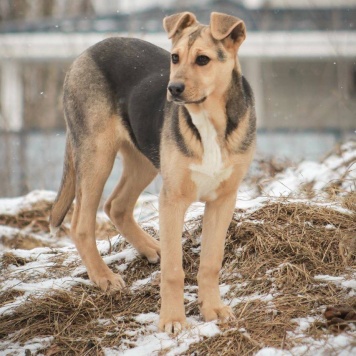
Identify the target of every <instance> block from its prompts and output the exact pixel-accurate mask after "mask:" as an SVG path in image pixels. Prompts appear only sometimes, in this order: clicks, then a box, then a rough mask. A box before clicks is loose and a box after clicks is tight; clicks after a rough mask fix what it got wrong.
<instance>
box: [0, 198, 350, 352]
mask: <svg viewBox="0 0 356 356" xmlns="http://www.w3.org/2000/svg"><path fill="white" fill-rule="evenodd" d="M190 225H191V228H190V230H189V231H186V232H185V235H184V237H185V243H184V267H185V271H186V285H187V288H188V290H189V288H191V287H192V286H193V287H194V286H196V272H197V267H198V263H199V245H200V237H199V236H200V233H201V220H200V219H197V220H196V221H195V222H194V223H191V224H190ZM151 232H153V231H151ZM355 232H356V216H355V213H354V212H351V211H343V210H340V211H339V210H337V209H334V208H330V207H327V206H323V205H318V204H312V203H311V204H308V203H305V202H298V201H294V202H288V201H286V200H276V199H274V200H273V201H270V202H266V203H265V204H264V205H263V206H262V207H261V208H259V209H258V210H256V211H254V212H251V213H243V212H242V211H238V210H237V211H236V213H235V217H234V219H233V221H232V223H231V225H230V228H229V231H228V236H227V243H226V254H225V259H224V266H223V270H222V273H221V284H223V285H229V286H230V288H229V290H228V292H227V294H226V295H225V299H226V300H227V301H228V302H230V303H231V305H232V306H233V308H234V311H235V314H236V316H237V321H236V322H231V323H229V324H226V325H220V327H221V330H222V333H221V334H219V335H217V336H215V337H210V338H204V339H202V340H201V341H200V342H198V343H195V344H192V345H190V348H189V350H188V351H187V354H194V355H216V354H219V355H236V354H239V355H248V354H253V353H255V352H257V351H258V350H259V349H261V348H262V347H265V346H271V347H276V348H282V349H290V348H292V347H294V346H296V345H297V344H298V343H300V342H302V341H301V340H300V338H297V337H296V338H293V336H291V335H292V334H290V333H291V332H293V330H294V329H295V328H296V327H297V323H296V322H295V319H296V318H303V317H308V316H309V317H310V316H313V317H315V318H316V321H315V322H314V323H311V325H310V327H309V328H308V329H307V330H305V331H304V333H305V335H307V336H310V337H313V338H316V339H318V338H323V337H325V336H326V335H329V334H330V333H337V332H341V331H342V332H347V330H348V329H350V328H351V325H352V324H353V323H354V320H353V319H351V320H343V321H342V327H337V328H335V323H334V324H331V323H330V321H327V320H326V319H325V318H324V317H323V313H324V311H325V308H326V307H327V306H337V305H340V304H342V305H344V306H346V307H348V308H355V307H356V297H354V296H351V294H350V293H349V292H350V290H348V289H347V288H344V287H342V286H337V285H335V284H334V283H332V282H326V281H323V280H318V279H315V278H314V277H315V276H317V275H331V276H346V278H347V275H348V274H350V275H351V273H352V272H353V271H355V269H354V268H355V264H356V263H355V261H356V250H355V246H354V241H355ZM347 239H349V240H350V242H349V243H347V242H346V241H347ZM345 244H346V245H347V248H348V252H347V254H345V252H344V250H345V246H344V245H345ZM350 244H351V245H352V244H353V245H352V246H351V245H350ZM124 245H125V244H124ZM124 245H122V244H121V245H119V246H113V251H114V250H118V249H122V248H123V247H124ZM27 262H28V261H26V260H25V259H19V258H17V259H16V258H15V257H14V255H13V256H11V253H8V254H4V255H3V257H2V261H1V263H2V268H4V269H5V270H6V268H7V267H8V266H9V265H10V264H14V265H19V264H20V265H24V264H26V263H27ZM114 266H115V265H114V264H113V265H112V266H111V267H112V268H114V269H115V267H114ZM158 270H159V267H158V266H154V265H150V264H149V263H148V262H147V261H145V260H143V259H140V258H136V259H134V260H133V261H132V262H130V263H129V265H128V268H127V269H126V271H125V272H124V277H125V280H126V282H127V284H128V288H127V289H126V290H125V291H123V292H122V293H118V294H117V295H114V296H112V295H107V294H105V293H101V292H100V291H99V290H98V289H96V288H95V287H94V286H84V285H77V286H74V287H72V288H71V289H70V290H59V291H53V292H51V293H45V294H43V295H42V294H37V295H32V296H30V297H29V298H28V299H27V300H26V301H24V302H23V303H22V304H21V305H19V306H18V307H17V308H16V309H15V310H14V312H13V313H12V314H11V315H2V316H1V317H0V339H10V340H12V342H19V343H20V344H21V343H25V342H26V341H28V340H31V339H33V338H35V337H37V338H44V337H49V336H51V337H52V338H53V339H51V340H52V341H51V342H50V345H49V346H48V347H46V348H45V349H43V350H42V352H44V353H45V354H46V355H54V354H56V355H57V354H59V355H66V354H78V355H98V354H99V355H100V354H103V352H104V351H103V350H104V349H105V348H110V347H120V346H122V345H124V344H125V345H126V348H127V347H133V346H135V340H137V338H138V336H139V335H142V334H145V333H146V328H145V325H142V324H141V323H138V322H137V321H136V320H135V316H137V315H138V314H141V313H150V312H154V313H158V311H159V300H160V298H159V288H158V284H159V274H157V272H158ZM150 276H151V279H150V281H149V282H148V283H147V284H145V285H142V286H140V287H138V288H135V290H132V288H130V287H132V285H133V283H134V282H135V281H137V280H142V279H144V278H147V277H150ZM195 292H196V291H195ZM192 294H194V292H193V293H192ZM17 296H21V293H19V292H17V291H16V290H15V289H14V290H13V291H12V290H9V291H6V292H5V293H2V294H0V306H2V305H5V304H7V303H9V302H12V301H13V300H15V299H16V297H17ZM186 309H187V312H188V316H195V317H198V316H199V309H198V305H197V302H194V301H193V302H192V301H188V300H187V303H186ZM334 321H335V320H334ZM130 345H131V346H130ZM167 351H168V350H164V349H163V350H161V354H162V355H163V354H165V353H166V352H167Z"/></svg>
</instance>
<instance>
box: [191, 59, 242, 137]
mask: <svg viewBox="0 0 356 356" xmlns="http://www.w3.org/2000/svg"><path fill="white" fill-rule="evenodd" d="M185 107H186V109H187V110H188V112H189V114H190V116H197V115H203V116H204V117H205V118H206V119H207V120H209V121H210V123H211V124H212V125H213V126H214V128H215V130H216V133H217V136H218V137H226V136H227V135H228V133H229V131H230V130H231V128H232V127H233V128H236V127H237V125H238V123H239V119H240V118H241V117H242V115H243V114H244V113H245V111H246V103H245V97H244V92H243V84H242V75H241V74H240V72H239V71H238V68H237V66H236V67H235V68H234V70H233V71H232V75H231V81H230V84H229V85H228V87H227V89H226V90H225V92H224V93H223V94H221V93H212V94H210V95H209V96H208V97H207V98H206V100H205V101H204V102H202V103H200V104H186V105H185Z"/></svg>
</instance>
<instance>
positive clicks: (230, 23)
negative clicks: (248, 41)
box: [210, 12, 246, 50]
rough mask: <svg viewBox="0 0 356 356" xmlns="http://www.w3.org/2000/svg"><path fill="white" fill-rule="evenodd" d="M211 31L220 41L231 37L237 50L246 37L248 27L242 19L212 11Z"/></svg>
mask: <svg viewBox="0 0 356 356" xmlns="http://www.w3.org/2000/svg"><path fill="white" fill-rule="evenodd" d="M210 31H211V34H212V36H213V37H214V38H215V39H216V40H218V41H221V40H223V39H230V40H231V41H232V43H233V46H234V48H235V49H236V50H237V49H238V48H239V47H240V45H241V43H242V42H243V41H244V40H245V38H246V27H245V24H244V22H243V21H242V20H241V19H239V18H237V17H234V16H230V15H226V14H221V13H219V12H212V13H211V16H210Z"/></svg>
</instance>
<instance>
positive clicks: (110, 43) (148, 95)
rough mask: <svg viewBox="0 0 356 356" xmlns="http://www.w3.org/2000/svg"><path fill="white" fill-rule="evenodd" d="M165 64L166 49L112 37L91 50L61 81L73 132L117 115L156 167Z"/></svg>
mask: <svg viewBox="0 0 356 356" xmlns="http://www.w3.org/2000/svg"><path fill="white" fill-rule="evenodd" d="M169 65H170V59H169V53H168V52H167V51H165V50H163V49H161V48H160V47H157V46H155V45H153V44H150V43H148V42H145V41H142V40H139V39H134V38H120V37H114V38H108V39H106V40H103V41H101V42H99V43H97V44H95V45H94V46H92V47H90V48H89V49H88V50H87V51H85V52H84V53H83V54H82V55H81V56H80V57H79V58H78V59H77V60H76V61H75V62H74V63H73V65H72V67H71V69H70V71H69V73H68V74H67V78H66V81H65V86H64V108H65V110H66V119H67V121H68V127H69V130H70V132H71V134H73V135H76V136H78V132H82V133H85V130H90V128H91V123H90V122H85V120H86V119H87V118H90V117H95V119H96V120H97V121H98V122H95V125H94V126H95V127H92V129H94V130H98V129H100V126H101V125H105V124H106V122H105V121H106V119H107V118H108V117H112V116H117V117H118V118H120V120H122V123H123V124H124V125H125V127H126V129H127V131H128V133H129V135H130V139H131V140H132V141H133V143H134V144H135V145H136V147H137V148H138V149H139V150H140V151H141V152H142V153H143V154H145V156H147V157H148V158H149V159H150V160H151V162H152V163H154V165H155V166H156V167H158V166H159V152H158V150H157V148H158V147H159V140H160V137H159V133H160V131H161V130H160V129H161V127H162V124H163V114H164V105H165V101H166V91H167V84H168V80H169ZM100 102H101V103H100ZM98 108H101V110H102V111H103V112H102V115H101V119H97V118H98V115H99V116H100V113H98V115H92V116H91V115H86V114H85V112H88V111H90V110H92V111H93V110H95V111H98ZM78 126H80V127H78ZM74 139H75V140H80V137H74Z"/></svg>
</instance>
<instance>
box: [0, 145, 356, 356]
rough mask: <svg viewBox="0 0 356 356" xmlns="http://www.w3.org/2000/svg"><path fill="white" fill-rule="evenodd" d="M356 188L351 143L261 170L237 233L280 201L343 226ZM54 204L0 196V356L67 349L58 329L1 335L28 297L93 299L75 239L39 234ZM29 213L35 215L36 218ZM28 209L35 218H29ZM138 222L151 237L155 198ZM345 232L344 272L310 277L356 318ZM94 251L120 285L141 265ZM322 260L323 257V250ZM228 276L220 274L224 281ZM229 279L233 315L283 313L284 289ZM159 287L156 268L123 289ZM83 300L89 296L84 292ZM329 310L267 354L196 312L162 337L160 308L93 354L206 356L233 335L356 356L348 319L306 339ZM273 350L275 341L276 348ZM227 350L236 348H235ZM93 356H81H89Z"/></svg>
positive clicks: (286, 351)
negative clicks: (318, 158) (257, 310)
mask: <svg viewBox="0 0 356 356" xmlns="http://www.w3.org/2000/svg"><path fill="white" fill-rule="evenodd" d="M355 191H356V143H355V142H352V141H349V142H348V143H346V144H344V145H343V146H342V147H340V148H339V149H337V150H334V152H333V153H332V154H330V155H329V156H328V157H326V158H325V159H324V160H323V161H322V162H307V161H303V162H301V163H300V164H299V165H297V166H295V167H289V168H286V169H284V170H282V171H281V172H280V173H278V174H274V175H269V174H267V173H266V172H262V171H261V170H260V171H259V172H258V174H257V178H256V177H255V176H251V177H249V178H248V179H247V181H246V183H245V184H244V185H243V187H242V188H241V193H240V195H239V200H238V201H237V205H236V209H237V210H236V217H235V221H236V226H237V228H238V227H239V226H245V225H244V224H249V226H250V225H251V226H256V227H258V225H263V224H266V223H267V222H266V221H265V220H263V219H262V220H261V219H256V218H255V215H256V214H257V215H258V212H259V211H260V210H261V209H265V208H268V207H269V206H271V207H272V206H274V204H281V206H283V204H285V205H288V204H290V205H293V206H294V205H295V206H298V204H300V206H308V207H312V208H316V209H317V208H319V207H320V208H322V209H329V210H328V211H330V212H331V214H332V213H333V212H335V214H336V213H337V214H339V215H338V219H343V218H345V219H346V220H347V219H348V220H347V221H352V217H355V195H354V194H355ZM54 197H55V193H53V192H48V191H33V192H31V193H30V194H28V195H26V196H24V197H19V198H13V199H0V224H2V225H0V248H2V252H1V253H0V263H1V264H0V266H1V275H0V354H3V355H24V354H25V351H26V350H29V351H26V355H28V354H30V353H28V352H31V353H32V354H46V355H53V354H57V352H56V350H57V351H58V353H59V354H62V353H64V352H63V346H61V347H62V348H61V349H56V347H58V346H56V345H57V344H56V342H55V340H56V335H55V333H54V332H53V335H49V334H46V335H36V336H35V337H33V338H27V339H26V338H24V336H23V335H24V333H23V334H22V336H21V337H20V336H19V335H17V332H20V334H21V330H20V329H21V327H24V325H23V324H21V325H22V326H19V330H18V331H16V332H12V333H10V334H8V333H7V330H6V327H8V325H9V320H11V318H12V316H14V320H17V319H16V318H18V311H19V310H21V309H19V308H21V306H24V305H29V306H30V305H31V304H28V303H31V302H32V301H33V299H32V298H44V297H45V296H46V295H54V296H55V295H56V293H60V292H63V291H65V292H66V291H68V293H70V292H71V291H72V290H73V289H74V290H76V288H79V287H80V288H87V290H88V291H89V292H86V293H88V295H89V296H90V295H91V293H92V294H93V293H94V294H95V293H96V292H93V290H95V288H93V286H92V285H91V282H90V281H89V280H88V278H87V276H86V273H85V269H84V267H83V265H82V264H81V262H80V259H79V257H78V253H77V251H76V249H75V247H74V245H73V244H72V242H71V240H70V239H69V238H68V236H66V235H67V234H66V233H65V231H64V232H63V234H62V235H63V236H61V237H60V238H58V239H53V238H51V237H50V235H49V233H48V230H47V228H46V227H45V223H44V222H43V216H41V214H40V212H41V211H47V210H48V206H47V205H50V204H51V202H52V201H53V199H54ZM352 197H353V200H352V199H351V198H352ZM39 205H40V207H39ZM43 207H44V208H43ZM41 209H42V210H41ZM43 209H44V210H43ZM46 209H47V210H46ZM34 211H35V213H33V212H34ZM36 211H37V213H36ZM202 211H203V205H202V204H195V205H194V206H193V207H192V208H191V209H190V211H189V212H188V214H187V217H186V224H185V233H186V234H188V235H189V234H190V231H192V230H191V229H192V227H194V229H195V230H197V220H199V219H200V215H201V214H202ZM323 211H324V210H323ZM325 211H326V210H325ZM29 212H30V213H31V212H32V215H31V214H29ZM26 214H27V215H26ZM28 214H29V215H28ZM147 216H149V218H147ZM136 217H137V218H139V219H140V220H141V224H142V226H143V227H144V228H146V229H147V230H148V231H150V232H153V233H154V234H155V233H157V231H158V217H157V201H156V199H154V198H152V197H150V199H148V201H146V202H143V201H141V203H140V204H139V205H138V207H137V210H136ZM143 217H145V219H143ZM350 217H351V218H350ZM31 219H32V220H31ZM142 220H145V221H142ZM346 220H345V221H346ZM28 221H30V223H28ZM66 224H67V227H68V224H69V223H68V222H66ZM100 224H103V226H104V225H105V224H108V222H107V221H106V219H105V217H103V215H102V214H101V215H100V214H99V217H98V225H100ZM308 224H309V225H310V226H309V225H308ZM315 224H316V223H315ZM305 225H306V227H305V228H306V229H308V228H312V225H313V221H311V222H307V223H305ZM324 225H325V226H324ZM324 225H323V228H325V231H335V232H337V231H338V230H340V229H341V227H340V226H341V225H340V226H339V225H337V224H336V223H334V222H333V221H332V220H330V223H328V224H324ZM100 226H101V225H100ZM105 226H107V225H105ZM246 226H247V225H246ZM343 229H344V230H343V231H346V232H347V236H346V235H342V236H343V239H344V240H345V241H348V242H347V245H345V244H346V242H345V244H344V245H345V246H346V247H345V249H344V250H342V261H344V262H345V266H344V267H342V268H344V269H343V270H342V271H341V269H340V271H339V272H338V273H337V275H329V274H314V275H313V278H314V282H315V283H320V285H322V284H323V283H324V284H328V286H330V288H333V287H332V286H335V288H337V290H338V293H344V294H343V298H344V299H345V300H348V301H352V303H355V304H354V307H355V311H356V268H355V256H356V242H355V241H356V231H355V230H354V225H352V226H350V227H348V226H346V227H344V228H343ZM195 230H194V231H195ZM109 231H110V228H106V230H105V233H104V236H105V234H109ZM112 235H114V234H111V236H112ZM185 236H187V235H185ZM188 240H189V238H186V237H185V238H184V239H183V243H185V244H186V243H187V242H186V241H188ZM344 240H342V241H341V242H340V244H339V249H340V250H341V248H342V246H344V245H343V243H344V242H343V241H344ZM191 241H193V242H194V243H192V247H189V251H191V253H192V255H193V256H196V255H197V254H198V253H199V250H200V240H199V238H198V237H195V236H193V237H192V239H191ZM191 241H190V242H191ZM97 246H98V249H99V251H100V253H101V255H102V256H103V258H104V261H105V262H106V263H107V264H108V265H110V266H111V267H112V266H115V269H116V271H117V272H119V273H121V274H122V275H123V277H124V278H125V277H126V276H127V278H128V279H130V278H131V277H130V276H129V274H130V273H131V269H132V266H136V265H138V266H139V264H140V263H141V262H140V260H141V259H140V257H139V256H138V254H137V253H136V251H135V250H134V249H133V248H131V247H130V246H128V245H127V244H126V243H125V242H124V241H123V238H122V237H121V236H119V235H116V236H114V237H112V238H111V239H110V240H108V239H106V240H100V241H98V242H97ZM327 248H329V247H327ZM245 252H246V251H245V247H237V248H236V246H235V247H234V252H233V255H232V256H236V260H238V259H239V258H240V257H241V256H242V255H244V253H245ZM326 253H327V251H325V254H326ZM229 256H230V255H229ZM230 260H231V259H230ZM231 263H232V264H233V261H230V264H231ZM227 265H228V263H227ZM292 267H293V265H292V264H291V263H289V262H288V261H286V262H285V263H280V264H279V265H278V266H276V267H275V268H272V269H269V270H266V271H265V276H264V277H263V278H264V279H268V278H270V280H271V281H273V278H275V276H276V275H279V273H282V272H280V271H282V270H284V269H288V268H291V269H292ZM149 268H151V267H149ZM293 268H294V267H293ZM340 268H341V267H340ZM226 269H228V267H226ZM225 272H226V271H225ZM225 272H224V271H223V274H224V273H225ZM233 273H235V274H236V275H237V280H238V282H233V283H231V280H233V279H231V278H230V277H231V272H230V275H229V278H230V279H229V278H227V279H226V281H230V282H229V283H230V284H229V283H228V282H222V284H221V286H220V291H221V295H222V297H223V298H224V299H225V300H226V302H227V303H229V304H230V305H231V306H232V307H233V308H238V307H239V306H241V305H244V308H248V305H249V304H251V303H252V304H253V303H256V302H260V303H262V304H263V305H264V307H265V308H266V313H271V315H272V316H273V315H274V314H276V315H277V313H279V311H278V310H277V309H278V308H277V306H276V305H277V304H278V303H277V302H278V298H277V297H278V295H279V294H280V293H283V289H279V291H278V292H276V288H274V287H273V288H274V289H273V288H272V289H270V290H269V291H267V292H266V291H265V290H263V291H262V290H261V291H257V292H254V293H250V294H244V291H245V290H247V289H248V288H247V287H248V283H249V282H244V278H242V276H240V275H238V274H239V270H237V271H235V270H234V272H233ZM225 274H226V273H225ZM135 276H136V275H135ZM224 281H225V279H224ZM234 281H236V280H234ZM158 285H159V271H158V269H157V268H155V270H148V272H147V273H146V274H145V278H137V279H136V277H132V280H130V281H129V283H128V289H129V293H132V294H133V295H135V294H139V293H142V291H145V290H146V289H145V288H148V287H150V288H151V287H153V288H158ZM311 285H313V284H311ZM315 285H316V284H315ZM277 289H278V288H277ZM196 290H197V287H196V285H194V284H192V283H189V284H186V288H185V301H186V306H187V308H189V307H190V306H194V305H195V304H196V302H197V294H196ZM281 291H282V292H281ZM246 293H247V292H246ZM285 293H287V292H285ZM301 294H302V292H301ZM10 295H11V297H10ZM84 295H87V294H85V293H84V294H83V296H84ZM83 298H84V297H83ZM26 303H27V304H26ZM325 307H326V305H325V306H323V305H318V306H317V307H316V308H315V310H310V314H309V315H304V314H303V315H304V316H303V317H294V318H291V320H290V325H291V327H290V329H288V330H285V335H284V339H283V340H286V344H284V341H283V343H282V344H281V345H280V346H279V347H275V346H273V347H271V346H270V344H269V343H268V342H261V341H255V340H254V336H253V335H254V333H253V330H248V329H246V328H245V327H244V326H243V324H242V325H241V324H239V323H238V322H236V325H228V326H226V325H221V324H219V323H217V322H209V323H205V322H203V321H202V320H201V318H200V316H199V314H198V313H191V315H189V314H188V315H189V316H188V322H189V325H190V326H189V328H188V329H187V330H186V331H184V332H182V333H181V334H179V335H178V336H175V337H171V336H169V335H167V334H165V333H161V332H159V331H158V328H157V322H158V313H157V308H156V309H155V310H152V311H148V312H144V313H134V314H132V317H130V319H129V321H127V323H131V324H132V323H133V324H132V325H134V327H132V329H131V328H130V325H131V324H130V325H129V324H125V325H126V326H125V331H124V333H123V335H125V336H124V337H122V338H121V340H120V341H119V342H117V343H116V344H115V345H111V346H105V345H106V344H105V343H103V344H102V345H104V346H102V347H101V348H100V353H99V354H105V355H118V354H120V355H135V356H137V355H163V354H164V355H179V354H187V353H188V354H189V353H192V352H196V354H209V353H210V351H205V353H202V351H201V349H197V350H198V351H194V349H193V348H192V347H193V346H192V345H199V343H201V344H202V343H206V342H208V341H207V340H213V339H214V338H217V337H226V340H229V337H230V335H235V336H234V337H236V335H238V336H239V337H241V339H242V340H247V341H248V342H250V343H252V344H253V343H256V344H255V345H254V352H252V353H254V354H256V355H258V356H267V355H268V356H281V355H312V354H313V355H325V354H328V355H329V354H330V355H331V354H335V355H355V354H356V343H355V339H356V327H355V325H356V324H355V323H353V322H349V323H348V324H347V328H345V330H344V331H342V332H340V330H338V331H339V332H330V331H328V330H327V329H325V330H326V331H325V332H324V334H323V337H315V336H310V333H308V332H307V330H309V329H310V328H311V326H315V325H317V324H318V323H324V324H325V320H323V314H322V310H323V308H324V309H325ZM192 308H193V307H192ZM236 310H239V309H236ZM243 312H244V309H243V310H242V312H241V313H240V314H239V315H242V313H243ZM15 316H16V318H15ZM120 318H121V319H120ZM124 318H125V316H115V315H113V316H112V317H106V316H105V317H104V316H103V317H101V318H98V319H97V320H96V324H97V325H99V326H100V325H102V326H105V325H109V324H111V323H113V322H115V323H117V324H119V323H120V320H126V319H124ZM127 320H128V319H127ZM125 322H126V321H125ZM120 332H121V331H120ZM251 335H252V336H251ZM313 335H314V334H313ZM105 337H107V335H106V336H101V338H102V339H101V340H103V338H105ZM98 338H99V336H98ZM231 340H232V338H231ZM234 340H235V339H234ZM296 340H298V342H296ZM288 342H289V343H288ZM272 345H274V344H273V343H272ZM286 345H290V346H286ZM235 346H236V345H235ZM236 349H237V348H236ZM59 350H60V351H59ZM199 350H200V351H199ZM217 350H219V349H217ZM224 350H225V349H224ZM230 351H231V352H233V351H234V346H232V348H231V350H230ZM91 352H92V353H90V352H88V353H87V354H95V353H94V351H91ZM211 352H212V351H211ZM224 352H226V350H225V351H224ZM74 353H75V352H74ZM211 354H214V353H213V352H212V353H211Z"/></svg>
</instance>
